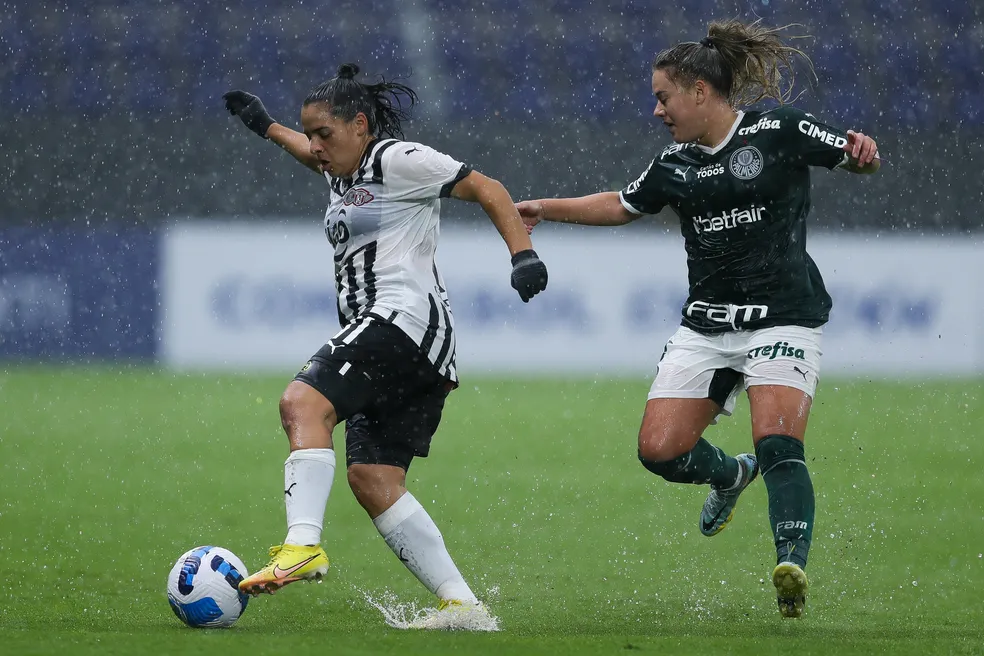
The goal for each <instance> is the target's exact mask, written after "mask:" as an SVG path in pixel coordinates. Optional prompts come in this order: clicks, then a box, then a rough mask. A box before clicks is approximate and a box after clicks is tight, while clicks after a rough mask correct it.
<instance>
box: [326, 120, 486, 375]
mask: <svg viewBox="0 0 984 656" xmlns="http://www.w3.org/2000/svg"><path fill="white" fill-rule="evenodd" d="M470 171H471V169H469V168H468V167H467V166H465V165H464V164H462V163H461V162H459V161H457V160H455V159H453V158H452V157H449V156H447V155H445V154H443V153H439V152H437V151H436V150H434V149H432V148H430V147H428V146H425V145H423V144H419V143H413V142H409V141H399V140H396V139H380V140H377V141H374V142H373V143H372V144H370V146H369V148H368V149H367V150H366V153H365V155H364V156H363V158H362V161H361V162H360V164H359V169H358V171H356V173H355V175H354V176H353V177H352V178H332V177H329V176H328V174H327V173H326V174H325V177H327V178H328V182H329V184H330V186H331V193H330V194H329V204H328V210H327V212H326V213H325V234H326V235H327V237H328V240H329V241H330V242H331V244H332V246H334V248H335V289H336V290H337V291H338V321H339V323H340V324H341V325H342V327H343V328H344V327H348V326H352V325H353V324H356V323H360V322H362V321H366V320H369V318H370V317H372V318H373V319H374V320H377V321H387V322H390V323H392V324H394V325H396V326H397V327H399V328H400V329H401V330H403V332H405V333H406V334H407V335H408V336H409V337H410V339H412V340H413V341H414V342H415V343H416V344H418V345H419V346H420V347H421V349H422V350H423V351H425V352H426V353H427V357H428V359H429V360H430V361H431V362H432V363H433V364H434V366H435V367H436V368H437V370H438V371H439V372H440V373H441V374H442V375H444V376H446V377H447V378H449V379H451V380H453V381H457V373H456V371H455V350H454V345H455V343H454V319H453V317H452V315H451V307H450V305H449V303H448V296H447V293H446V292H445V286H444V281H443V280H442V278H441V274H440V272H438V270H437V265H436V263H435V260H434V256H435V254H436V252H437V240H438V235H439V234H440V218H441V198H446V197H448V196H449V195H450V194H451V189H452V188H453V187H454V185H455V184H456V183H457V182H458V181H460V180H461V179H462V178H464V177H465V176H466V175H468V173H469V172H470Z"/></svg>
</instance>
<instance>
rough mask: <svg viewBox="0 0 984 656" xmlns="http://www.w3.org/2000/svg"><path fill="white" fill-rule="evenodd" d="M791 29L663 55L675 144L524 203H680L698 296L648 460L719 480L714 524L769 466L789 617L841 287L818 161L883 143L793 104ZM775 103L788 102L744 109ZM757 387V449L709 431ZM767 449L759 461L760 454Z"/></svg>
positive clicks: (589, 212) (528, 214) (780, 578)
mask: <svg viewBox="0 0 984 656" xmlns="http://www.w3.org/2000/svg"><path fill="white" fill-rule="evenodd" d="M778 32H779V30H775V29H768V28H766V27H764V26H762V25H761V24H759V23H754V24H751V25H747V24H743V23H741V22H739V21H735V20H732V21H727V22H723V23H720V22H715V23H712V24H711V25H710V28H709V30H708V34H707V37H706V38H704V39H702V40H701V41H700V42H696V43H694V42H690V43H681V44H679V45H677V46H675V47H673V48H670V49H668V50H665V51H663V52H661V53H659V55H658V56H657V57H656V59H655V61H654V62H653V68H652V70H653V73H652V80H651V82H652V89H653V93H654V94H655V96H656V109H655V111H654V114H655V116H656V117H657V118H658V119H660V120H662V121H663V123H664V124H665V125H666V127H667V128H668V129H669V131H670V135H671V136H672V138H673V140H674V141H675V142H676V143H675V144H674V145H671V146H669V147H668V148H666V149H665V150H663V151H662V153H661V154H660V155H658V156H657V157H656V158H655V159H654V160H653V161H652V163H651V164H650V165H649V168H647V169H646V171H645V172H643V174H642V175H641V176H639V178H638V179H637V180H636V181H635V182H633V183H632V184H630V185H628V187H627V188H626V189H624V190H623V191H621V192H620V193H617V192H606V193H599V194H594V195H592V196H585V197H582V198H556V199H547V200H534V201H526V202H522V203H519V204H518V207H519V210H520V213H521V214H522V215H523V217H524V220H525V221H526V223H527V225H528V226H529V227H530V229H532V226H535V225H536V224H537V223H538V222H539V221H541V220H547V221H561V222H566V223H579V224H584V225H602V226H615V225H622V224H625V223H629V222H630V221H634V220H636V219H638V218H639V217H640V216H643V215H648V214H656V213H657V212H659V211H660V210H661V209H662V208H664V207H667V206H668V207H670V208H671V209H672V210H674V212H675V213H676V214H677V215H679V217H680V225H681V230H682V233H683V237H684V241H685V247H686V250H687V262H688V268H689V279H690V296H689V298H688V299H687V303H686V305H685V306H684V307H683V321H682V326H681V327H680V328H679V329H678V330H677V331H676V333H675V334H674V335H673V336H672V337H671V338H670V340H669V341H668V342H667V344H666V349H665V350H664V352H663V356H662V358H661V360H660V361H659V364H658V366H657V370H656V378H655V381H654V382H653V385H652V388H651V390H650V392H649V401H648V403H647V404H646V410H645V413H644V415H643V419H642V427H641V428H640V430H639V459H640V460H641V461H642V464H643V465H645V467H646V468H647V469H648V470H649V471H651V472H653V473H655V474H657V475H659V476H661V477H663V478H664V479H666V480H667V481H670V482H674V483H698V484H704V483H710V485H711V491H710V494H709V496H708V497H707V501H706V502H705V504H704V507H703V510H702V512H701V518H700V530H701V532H702V533H703V534H704V535H708V536H710V535H715V534H716V533H718V532H719V531H721V530H722V529H723V528H724V527H725V526H726V525H727V523H728V522H729V521H730V519H731V517H732V513H733V512H734V508H735V504H736V502H737V500H738V495H739V494H740V493H741V492H742V490H744V489H745V487H746V486H747V485H748V484H749V483H751V482H752V480H753V479H754V478H755V476H756V475H757V473H758V471H759V468H761V471H762V476H763V478H764V479H765V485H766V488H767V489H768V493H769V520H770V524H771V526H772V531H773V537H774V539H775V545H776V550H777V563H778V564H777V566H776V568H775V570H774V571H773V582H774V584H775V587H776V591H777V598H778V603H779V609H780V612H781V613H782V615H783V616H784V617H799V616H800V615H801V614H802V612H803V606H804V604H805V599H806V591H807V579H806V574H805V573H804V571H803V569H804V568H805V567H806V558H807V552H808V550H809V547H810V542H811V538H812V533H813V518H814V493H813V484H812V483H811V481H810V475H809V473H808V472H807V467H806V459H805V457H804V450H803V438H804V435H805V433H806V424H807V418H808V417H809V413H810V406H811V404H812V399H813V394H814V392H815V390H816V385H817V375H818V373H819V368H820V332H821V328H820V327H821V326H822V325H823V324H824V323H826V321H827V317H828V313H829V311H830V306H831V300H830V296H829V295H828V294H827V292H826V290H825V289H824V285H823V280H822V278H821V277H820V272H819V270H818V269H817V267H816V265H815V264H814V262H813V260H812V259H811V258H810V256H809V255H808V254H807V253H806V248H805V246H806V215H807V212H808V211H809V207H810V173H809V167H811V166H822V167H825V168H841V169H844V170H846V171H850V172H852V173H874V172H875V171H877V170H878V167H879V163H880V160H879V159H878V158H877V149H876V145H875V142H874V141H873V140H872V139H871V138H869V137H866V136H864V135H863V134H860V133H855V132H851V131H849V132H846V133H845V132H842V131H841V130H838V129H835V128H831V127H829V126H827V125H824V124H822V123H821V122H820V121H819V120H817V118H816V117H814V116H813V115H811V114H807V113H806V112H803V111H801V110H798V109H795V108H793V107H790V106H788V105H784V104H783V103H784V102H785V101H786V100H788V98H789V95H790V92H791V89H792V81H791V80H790V83H789V84H788V85H787V84H785V82H784V80H783V73H784V72H788V71H790V70H791V67H790V64H791V60H792V58H793V57H795V56H797V55H802V53H801V52H800V51H798V50H795V49H793V48H791V47H789V46H786V45H784V44H783V42H782V41H781V39H780V38H779V35H778ZM763 98H772V99H774V100H776V101H778V102H779V104H780V106H779V107H778V108H776V109H773V110H771V111H765V112H761V111H741V110H740V109H739V108H741V107H743V106H747V105H751V104H753V103H755V102H757V101H759V100H762V99H763ZM739 385H742V386H744V388H745V389H746V391H747V393H748V400H749V405H750V406H751V415H752V439H753V442H754V445H755V455H754V456H753V455H751V454H741V455H739V456H737V457H736V458H733V457H731V456H728V455H725V454H724V453H723V452H722V451H721V449H719V448H717V447H715V446H713V445H711V444H710V443H709V442H708V441H707V440H705V439H704V438H703V437H701V434H702V433H703V432H704V430H705V429H706V428H707V427H708V425H710V424H711V423H712V422H713V421H714V419H715V417H716V416H717V415H718V414H721V413H723V414H730V413H731V410H732V408H733V407H734V401H735V396H736V395H737V393H738V391H739ZM756 456H757V458H756Z"/></svg>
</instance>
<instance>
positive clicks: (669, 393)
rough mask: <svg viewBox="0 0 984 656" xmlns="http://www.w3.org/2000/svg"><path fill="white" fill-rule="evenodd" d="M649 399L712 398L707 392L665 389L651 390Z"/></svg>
mask: <svg viewBox="0 0 984 656" xmlns="http://www.w3.org/2000/svg"><path fill="white" fill-rule="evenodd" d="M647 398H648V399H710V398H711V397H710V396H708V395H707V392H700V391H693V392H680V391H678V390H665V391H657V392H649V396H648V397H647Z"/></svg>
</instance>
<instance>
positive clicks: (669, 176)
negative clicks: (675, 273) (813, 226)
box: [620, 106, 847, 333]
mask: <svg viewBox="0 0 984 656" xmlns="http://www.w3.org/2000/svg"><path fill="white" fill-rule="evenodd" d="M846 143H847V138H846V135H845V133H844V132H842V131H841V130H837V129H834V128H831V127H829V126H827V125H824V124H823V123H820V122H819V121H817V119H816V118H814V116H813V115H812V114H807V113H806V112H804V111H802V110H799V109H796V108H794V107H788V106H786V107H779V108H776V109H773V110H771V111H768V112H745V113H739V115H738V119H737V120H736V121H735V125H734V126H733V127H732V128H731V132H730V134H729V135H728V137H727V138H726V139H725V140H724V142H723V143H721V144H720V145H719V146H717V147H716V148H707V147H705V146H700V145H697V144H674V145H672V146H670V147H669V148H666V149H665V150H664V151H663V152H662V153H661V154H660V155H659V157H657V158H656V159H654V160H653V162H652V164H650V165H649V168H648V169H646V171H645V172H644V173H643V174H642V175H641V176H640V177H639V179H638V180H636V181H635V182H633V183H632V184H630V185H629V186H628V187H627V188H626V189H624V190H623V191H622V192H621V194H620V198H621V200H622V204H623V205H624V206H625V207H626V209H628V210H630V211H631V212H634V213H636V214H655V213H657V212H659V211H660V210H661V209H663V207H666V206H669V207H670V208H671V209H673V210H674V211H675V212H676V213H677V214H678V215H679V217H680V226H681V229H682V232H683V237H684V240H685V243H686V248H687V263H688V267H689V277H690V295H689V298H688V299H687V304H686V305H685V306H684V308H683V324H684V325H685V326H689V327H690V328H693V329H694V330H698V331H701V332H705V333H706V332H723V331H729V330H738V329H752V330H754V329H758V328H767V327H769V326H777V325H797V326H806V327H811V328H812V327H816V326H820V325H822V324H824V323H826V321H827V317H828V315H829V313H830V306H831V301H830V295H829V294H827V290H826V289H825V288H824V285H823V279H822V278H821V277H820V271H819V270H818V269H817V266H816V264H814V262H813V260H812V259H811V258H810V256H809V255H808V254H807V252H806V215H807V214H808V213H809V211H810V170H809V167H810V166H824V167H827V168H831V169H832V168H834V167H836V166H838V165H841V164H843V163H844V162H846V161H847V158H846V153H845V151H844V150H843V147H844V145H845V144H846Z"/></svg>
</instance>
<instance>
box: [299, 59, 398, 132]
mask: <svg viewBox="0 0 984 656" xmlns="http://www.w3.org/2000/svg"><path fill="white" fill-rule="evenodd" d="M358 73H359V67H358V66H357V65H355V64H342V65H341V66H339V67H338V71H337V72H336V74H335V77H333V78H331V79H330V80H328V81H327V82H323V83H321V84H319V85H318V86H316V87H315V88H314V89H312V90H311V92H310V93H308V95H307V98H305V99H304V106H307V105H311V104H313V103H325V104H327V105H328V106H329V107H330V108H331V114H332V116H336V117H338V118H341V119H344V120H346V121H351V120H352V119H353V118H355V115H356V114H358V113H359V112H362V113H363V114H365V115H366V119H368V121H369V132H371V133H372V134H373V136H377V137H380V136H384V135H385V136H390V137H395V138H398V139H402V138H403V126H402V125H401V123H402V121H404V120H405V119H408V118H410V109H411V108H412V107H413V106H414V104H415V103H416V102H417V94H416V93H415V92H414V90H413V89H411V88H410V87H408V86H406V85H405V84H400V83H399V82H387V81H386V80H384V79H382V77H380V81H379V82H378V83H377V84H364V83H362V82H359V81H357V80H356V79H355V76H356V75H357V74H358Z"/></svg>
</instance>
